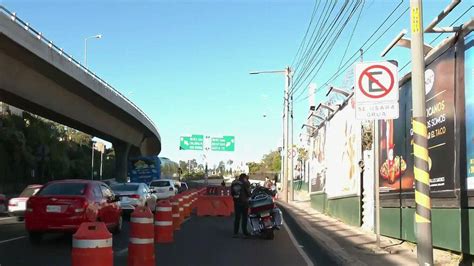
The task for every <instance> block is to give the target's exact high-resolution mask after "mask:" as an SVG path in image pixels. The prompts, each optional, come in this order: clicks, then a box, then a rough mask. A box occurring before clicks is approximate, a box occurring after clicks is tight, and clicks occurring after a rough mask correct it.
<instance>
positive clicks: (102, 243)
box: [72, 238, 112, 248]
mask: <svg viewBox="0 0 474 266" xmlns="http://www.w3.org/2000/svg"><path fill="white" fill-rule="evenodd" d="M111 246H112V238H107V239H96V240H93V239H75V238H73V239H72V247H73V248H109V247H111Z"/></svg>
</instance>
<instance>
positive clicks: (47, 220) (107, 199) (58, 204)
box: [25, 179, 122, 243]
mask: <svg viewBox="0 0 474 266" xmlns="http://www.w3.org/2000/svg"><path fill="white" fill-rule="evenodd" d="M118 201H119V199H118V197H116V196H115V195H114V193H113V192H112V190H111V189H110V187H109V186H107V185H106V184H104V183H103V182H100V181H92V180H80V179H70V180H58V181H51V182H49V183H47V184H46V185H44V186H43V187H42V188H41V189H40V190H39V191H38V193H36V195H34V196H32V197H30V198H29V199H28V201H27V202H26V211H25V227H26V231H27V232H28V235H29V238H30V240H31V241H32V242H33V243H36V242H38V241H39V240H41V237H42V235H43V233H47V232H75V231H76V230H77V229H78V228H79V226H80V224H81V223H83V222H93V221H101V222H104V223H105V224H106V226H107V228H108V229H109V230H111V231H112V232H113V233H118V232H120V231H121V229H122V212H121V209H120V205H119V203H118Z"/></svg>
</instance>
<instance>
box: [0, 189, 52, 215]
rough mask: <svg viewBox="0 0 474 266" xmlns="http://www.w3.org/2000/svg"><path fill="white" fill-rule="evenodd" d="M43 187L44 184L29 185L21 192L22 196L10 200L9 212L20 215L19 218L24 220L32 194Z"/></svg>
mask: <svg viewBox="0 0 474 266" xmlns="http://www.w3.org/2000/svg"><path fill="white" fill-rule="evenodd" d="M42 187H43V185H29V186H27V187H26V188H25V189H24V190H23V192H21V194H20V196H18V197H17V198H11V199H10V200H9V201H8V214H9V215H10V216H16V217H18V220H23V218H24V216H25V210H26V201H27V200H28V199H29V198H30V197H31V196H34V195H35V194H36V193H37V192H38V191H39V190H40V189H41V188H42Z"/></svg>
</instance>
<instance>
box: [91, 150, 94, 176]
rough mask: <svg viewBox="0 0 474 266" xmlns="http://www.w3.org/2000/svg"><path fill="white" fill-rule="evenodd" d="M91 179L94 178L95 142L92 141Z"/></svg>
mask: <svg viewBox="0 0 474 266" xmlns="http://www.w3.org/2000/svg"><path fill="white" fill-rule="evenodd" d="M91 180H94V142H92V159H91Z"/></svg>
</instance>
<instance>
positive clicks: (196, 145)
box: [179, 135, 204, 151]
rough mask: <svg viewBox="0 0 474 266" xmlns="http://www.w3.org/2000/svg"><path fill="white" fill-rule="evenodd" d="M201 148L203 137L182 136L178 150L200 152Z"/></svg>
mask: <svg viewBox="0 0 474 266" xmlns="http://www.w3.org/2000/svg"><path fill="white" fill-rule="evenodd" d="M203 147H204V136H203V135H192V136H182V137H181V138H180V140H179V149H180V150H191V151H202V150H203Z"/></svg>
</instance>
